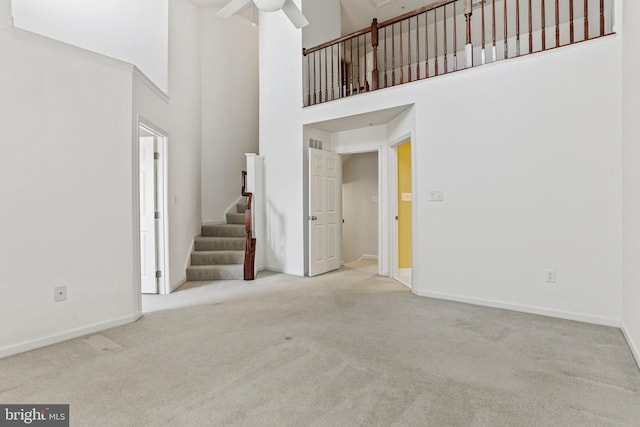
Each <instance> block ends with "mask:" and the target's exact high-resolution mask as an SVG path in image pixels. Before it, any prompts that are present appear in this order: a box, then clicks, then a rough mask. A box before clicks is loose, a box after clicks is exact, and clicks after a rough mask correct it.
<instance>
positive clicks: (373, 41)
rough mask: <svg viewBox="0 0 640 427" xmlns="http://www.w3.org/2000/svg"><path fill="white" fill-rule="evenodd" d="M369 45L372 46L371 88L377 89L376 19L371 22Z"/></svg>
mask: <svg viewBox="0 0 640 427" xmlns="http://www.w3.org/2000/svg"><path fill="white" fill-rule="evenodd" d="M371 47H372V48H373V70H371V90H378V77H379V76H378V20H377V19H375V18H374V20H373V22H372V23H371Z"/></svg>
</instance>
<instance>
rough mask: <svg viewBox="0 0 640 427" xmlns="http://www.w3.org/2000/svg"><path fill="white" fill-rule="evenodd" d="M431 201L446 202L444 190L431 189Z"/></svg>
mask: <svg viewBox="0 0 640 427" xmlns="http://www.w3.org/2000/svg"><path fill="white" fill-rule="evenodd" d="M429 201H430V202H444V191H429Z"/></svg>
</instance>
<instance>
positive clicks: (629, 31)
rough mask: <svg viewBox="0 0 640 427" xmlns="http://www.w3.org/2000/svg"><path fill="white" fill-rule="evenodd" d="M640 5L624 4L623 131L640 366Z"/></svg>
mask: <svg viewBox="0 0 640 427" xmlns="http://www.w3.org/2000/svg"><path fill="white" fill-rule="evenodd" d="M639 23H640V4H638V2H637V1H634V0H628V1H625V3H624V33H623V54H622V58H623V65H622V84H623V88H624V90H623V91H622V121H623V122H622V129H623V151H622V153H623V157H622V158H623V193H622V196H623V201H624V203H623V233H624V246H623V254H624V293H623V298H622V301H623V304H624V306H623V324H624V330H625V334H626V336H627V339H628V341H629V343H630V345H631V347H632V349H633V351H634V353H635V356H636V360H638V361H639V363H640V167H639V165H640V130H639V129H638V125H637V123H638V120H639V119H640V83H639V82H638V73H640V52H639V51H638V40H640V25H639Z"/></svg>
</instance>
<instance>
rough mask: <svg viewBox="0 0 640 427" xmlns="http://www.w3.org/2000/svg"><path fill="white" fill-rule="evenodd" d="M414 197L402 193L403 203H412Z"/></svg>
mask: <svg viewBox="0 0 640 427" xmlns="http://www.w3.org/2000/svg"><path fill="white" fill-rule="evenodd" d="M412 196H413V195H412V194H411V193H402V201H403V202H410V201H411V200H412V199H413V197H412Z"/></svg>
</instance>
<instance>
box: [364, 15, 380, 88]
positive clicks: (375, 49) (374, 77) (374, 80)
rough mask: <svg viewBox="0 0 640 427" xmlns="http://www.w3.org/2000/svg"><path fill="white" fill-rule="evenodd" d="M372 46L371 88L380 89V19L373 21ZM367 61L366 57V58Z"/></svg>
mask: <svg viewBox="0 0 640 427" xmlns="http://www.w3.org/2000/svg"><path fill="white" fill-rule="evenodd" d="M371 46H372V47H373V70H371V90H378V20H377V19H376V18H374V19H373V22H372V23H371ZM365 61H366V59H365Z"/></svg>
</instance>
